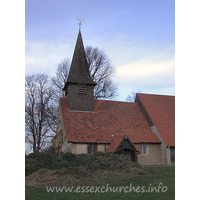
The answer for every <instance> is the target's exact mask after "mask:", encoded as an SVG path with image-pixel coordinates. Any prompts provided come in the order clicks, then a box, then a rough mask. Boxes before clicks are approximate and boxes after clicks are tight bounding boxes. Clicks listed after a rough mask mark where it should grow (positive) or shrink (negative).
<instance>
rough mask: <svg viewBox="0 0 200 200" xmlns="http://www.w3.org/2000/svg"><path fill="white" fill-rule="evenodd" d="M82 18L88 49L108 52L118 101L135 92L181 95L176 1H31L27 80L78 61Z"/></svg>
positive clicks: (27, 19)
mask: <svg viewBox="0 0 200 200" xmlns="http://www.w3.org/2000/svg"><path fill="white" fill-rule="evenodd" d="M76 16H78V17H79V18H81V19H82V18H84V22H83V23H82V27H81V32H82V37H83V42H84V45H85V46H86V45H91V46H94V47H98V48H99V49H102V50H104V51H105V52H106V53H107V55H108V57H109V58H110V59H111V61H112V64H113V65H114V66H115V67H116V70H117V74H116V76H115V78H114V81H115V82H116V83H117V84H118V87H119V96H118V97H116V100H120V101H125V100H126V97H127V95H128V94H129V93H130V92H131V91H136V92H137V91H139V90H140V91H141V92H142V93H151V94H166V95H175V1H174V0H82V1H79V0H73V1H72V0H42V1H41V0H26V2H25V60H26V61H25V74H26V75H31V74H32V73H49V74H53V73H54V72H55V68H56V67H57V65H58V63H60V62H61V60H63V59H64V58H69V59H70V60H71V59H72V55H73V51H74V47H75V43H76V39H77V35H78V29H79V27H78V21H77V19H76Z"/></svg>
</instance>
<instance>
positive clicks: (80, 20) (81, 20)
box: [76, 16, 84, 28]
mask: <svg viewBox="0 0 200 200" xmlns="http://www.w3.org/2000/svg"><path fill="white" fill-rule="evenodd" d="M76 19H77V20H78V21H79V23H78V25H79V28H81V25H82V23H81V22H83V21H84V18H83V19H79V18H78V16H76Z"/></svg>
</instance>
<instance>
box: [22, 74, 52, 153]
mask: <svg viewBox="0 0 200 200" xmlns="http://www.w3.org/2000/svg"><path fill="white" fill-rule="evenodd" d="M52 96H53V91H52V89H51V87H50V85H49V80H48V76H47V75H46V74H36V75H31V76H26V77H25V140H26V142H27V143H29V144H31V145H32V147H33V152H39V151H40V150H41V148H42V147H44V146H45V144H46V142H47V139H48V138H49V137H52V131H51V129H50V126H49V105H50V101H51V98H52Z"/></svg>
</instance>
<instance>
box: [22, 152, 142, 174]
mask: <svg viewBox="0 0 200 200" xmlns="http://www.w3.org/2000/svg"><path fill="white" fill-rule="evenodd" d="M25 166H26V167H25V175H26V176H27V175H30V174H32V173H34V172H37V171H38V170H41V169H49V170H59V169H64V170H65V173H70V174H73V175H75V176H77V177H80V176H87V174H90V173H91V172H95V171H97V170H106V171H115V170H117V171H124V172H131V171H134V172H136V171H137V173H138V174H145V173H146V171H145V169H144V168H143V167H141V166H140V165H139V164H138V163H135V162H132V161H130V160H129V158H128V157H126V156H124V155H117V154H113V153H110V152H105V153H102V152H95V153H93V154H79V155H76V154H73V153H69V152H68V153H65V154H63V155H62V156H61V157H60V158H55V156H53V155H51V154H48V153H32V154H29V155H28V156H26V157H25Z"/></svg>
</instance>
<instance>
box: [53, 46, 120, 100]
mask: <svg viewBox="0 0 200 200" xmlns="http://www.w3.org/2000/svg"><path fill="white" fill-rule="evenodd" d="M85 54H86V58H87V62H88V67H89V72H90V76H91V78H92V79H93V80H94V82H96V83H97V85H96V86H95V88H94V98H95V99H111V98H114V97H115V96H116V95H117V85H116V84H115V83H114V82H113V81H112V77H113V76H114V75H115V73H116V70H115V67H114V66H113V65H112V63H111V61H110V59H109V58H108V56H107V54H106V53H105V52H104V51H102V50H99V48H97V47H92V46H86V48H85ZM70 65H71V63H70V61H69V59H64V60H62V62H61V63H60V64H59V65H58V67H57V68H56V74H55V75H54V76H53V77H52V78H51V82H52V86H53V87H54V90H55V91H56V92H55V93H56V96H57V97H58V98H59V97H64V93H63V91H62V88H63V87H64V85H65V82H66V81H67V78H68V75H69V70H70Z"/></svg>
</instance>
